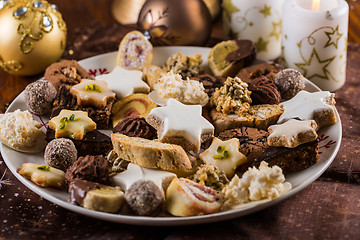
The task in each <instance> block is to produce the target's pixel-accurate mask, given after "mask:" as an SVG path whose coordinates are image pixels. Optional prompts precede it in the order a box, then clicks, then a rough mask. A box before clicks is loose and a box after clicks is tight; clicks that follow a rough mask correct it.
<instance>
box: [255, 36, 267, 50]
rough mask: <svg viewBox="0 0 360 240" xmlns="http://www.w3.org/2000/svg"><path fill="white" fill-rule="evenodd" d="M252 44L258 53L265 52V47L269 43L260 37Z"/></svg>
mask: <svg viewBox="0 0 360 240" xmlns="http://www.w3.org/2000/svg"><path fill="white" fill-rule="evenodd" d="M254 44H255V47H256V51H257V52H258V53H259V52H267V46H268V44H269V41H264V39H263V38H262V37H260V38H259V39H258V40H257V41H256V42H255V43H254Z"/></svg>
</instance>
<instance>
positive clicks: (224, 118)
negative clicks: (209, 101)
mask: <svg viewBox="0 0 360 240" xmlns="http://www.w3.org/2000/svg"><path fill="white" fill-rule="evenodd" d="M282 113H283V109H282V107H280V106H279V105H276V104H274V105H269V104H261V105H252V106H250V108H249V109H248V110H247V111H246V112H243V113H241V114H240V115H237V114H230V115H229V114H224V113H221V112H219V111H216V109H212V110H211V112H210V115H211V118H212V120H213V124H214V125H215V129H216V131H217V132H222V131H224V130H225V129H232V128H238V127H242V126H246V127H255V128H258V129H263V130H266V129H267V128H268V127H269V126H270V125H273V124H275V123H276V122H277V120H278V118H279V116H280V115H281V114H282Z"/></svg>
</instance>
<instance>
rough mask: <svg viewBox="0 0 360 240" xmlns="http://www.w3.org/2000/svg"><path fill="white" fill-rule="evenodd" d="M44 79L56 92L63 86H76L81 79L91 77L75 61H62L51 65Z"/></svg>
mask: <svg viewBox="0 0 360 240" xmlns="http://www.w3.org/2000/svg"><path fill="white" fill-rule="evenodd" d="M44 78H45V80H47V81H49V82H50V83H52V84H53V85H54V87H55V88H56V89H57V90H58V89H59V88H60V87H61V86H63V85H67V86H72V85H76V84H78V83H80V82H81V79H92V77H91V75H89V74H88V73H87V71H86V70H85V69H84V68H83V67H81V66H80V65H79V64H78V63H77V61H75V60H62V61H60V62H57V63H53V64H51V65H50V66H49V67H48V68H47V69H46V71H45V75H44Z"/></svg>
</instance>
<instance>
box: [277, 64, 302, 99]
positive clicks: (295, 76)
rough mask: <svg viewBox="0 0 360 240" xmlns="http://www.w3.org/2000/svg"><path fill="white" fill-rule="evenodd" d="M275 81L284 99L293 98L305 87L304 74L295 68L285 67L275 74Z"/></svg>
mask: <svg viewBox="0 0 360 240" xmlns="http://www.w3.org/2000/svg"><path fill="white" fill-rule="evenodd" d="M274 83H275V85H276V86H277V88H278V89H279V91H280V94H281V98H282V99H283V100H289V99H291V98H293V97H294V96H295V95H296V94H297V93H298V92H300V91H301V90H303V89H304V88H305V83H304V78H303V75H302V74H301V73H300V72H299V71H297V70H295V69H291V68H288V69H284V70H281V71H280V72H278V73H277V74H276V75H275V78H274Z"/></svg>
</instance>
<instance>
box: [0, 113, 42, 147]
mask: <svg viewBox="0 0 360 240" xmlns="http://www.w3.org/2000/svg"><path fill="white" fill-rule="evenodd" d="M40 127H41V124H40V123H39V122H37V121H35V120H34V119H33V117H32V115H31V114H30V113H29V111H27V110H25V111H20V110H19V109H17V110H15V111H14V112H11V113H5V114H0V141H1V142H2V143H3V144H5V145H6V146H8V147H10V148H12V149H14V150H16V151H19V152H26V153H36V152H41V151H42V150H43V149H44V148H45V145H46V143H45V137H44V136H45V135H44V133H43V131H41V129H40Z"/></svg>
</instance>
